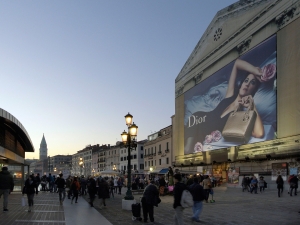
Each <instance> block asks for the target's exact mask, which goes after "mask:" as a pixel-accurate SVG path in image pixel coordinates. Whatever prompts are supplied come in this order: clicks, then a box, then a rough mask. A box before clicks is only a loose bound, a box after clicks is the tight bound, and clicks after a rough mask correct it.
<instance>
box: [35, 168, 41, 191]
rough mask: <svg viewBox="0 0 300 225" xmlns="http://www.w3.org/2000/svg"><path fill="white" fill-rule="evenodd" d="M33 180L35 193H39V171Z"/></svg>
mask: <svg viewBox="0 0 300 225" xmlns="http://www.w3.org/2000/svg"><path fill="white" fill-rule="evenodd" d="M35 182H36V187H35V194H38V193H39V186H40V184H41V177H40V174H39V173H38V174H37V175H36V177H35Z"/></svg>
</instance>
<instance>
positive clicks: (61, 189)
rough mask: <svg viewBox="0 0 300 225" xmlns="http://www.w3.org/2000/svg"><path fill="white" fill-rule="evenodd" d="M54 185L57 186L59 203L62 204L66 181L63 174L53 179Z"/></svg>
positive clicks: (64, 196)
mask: <svg viewBox="0 0 300 225" xmlns="http://www.w3.org/2000/svg"><path fill="white" fill-rule="evenodd" d="M55 185H56V186H57V189H58V193H59V203H60V205H63V202H64V200H65V198H66V189H65V188H66V181H65V179H64V178H63V174H62V173H61V174H59V177H58V178H56V180H55Z"/></svg>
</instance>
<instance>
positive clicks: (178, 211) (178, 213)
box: [173, 173, 186, 225]
mask: <svg viewBox="0 0 300 225" xmlns="http://www.w3.org/2000/svg"><path fill="white" fill-rule="evenodd" d="M174 183H175V185H174V191H173V193H174V204H173V208H174V209H175V216H174V221H175V223H174V224H175V225H183V209H184V208H183V207H182V206H181V203H180V201H181V196H182V192H183V191H184V190H185V189H186V187H185V184H184V183H181V174H178V173H177V174H175V175H174Z"/></svg>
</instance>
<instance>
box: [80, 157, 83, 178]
mask: <svg viewBox="0 0 300 225" xmlns="http://www.w3.org/2000/svg"><path fill="white" fill-rule="evenodd" d="M79 167H80V175H82V168H83V159H82V158H81V157H80V158H79Z"/></svg>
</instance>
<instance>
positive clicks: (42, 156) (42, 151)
mask: <svg viewBox="0 0 300 225" xmlns="http://www.w3.org/2000/svg"><path fill="white" fill-rule="evenodd" d="M47 155H48V148H47V143H46V139H45V136H44V134H43V138H42V141H41V144H40V160H44V159H47Z"/></svg>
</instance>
